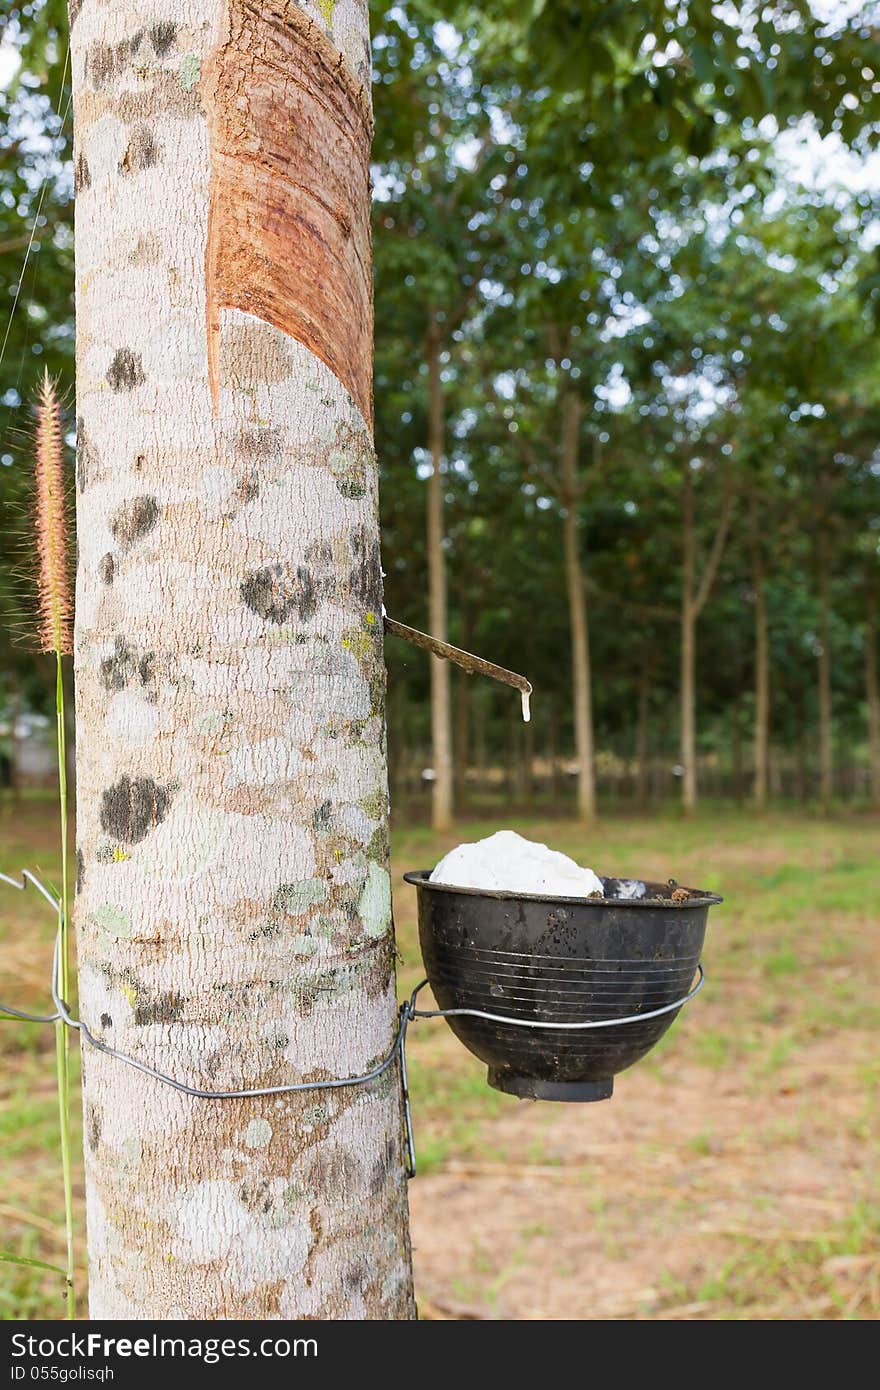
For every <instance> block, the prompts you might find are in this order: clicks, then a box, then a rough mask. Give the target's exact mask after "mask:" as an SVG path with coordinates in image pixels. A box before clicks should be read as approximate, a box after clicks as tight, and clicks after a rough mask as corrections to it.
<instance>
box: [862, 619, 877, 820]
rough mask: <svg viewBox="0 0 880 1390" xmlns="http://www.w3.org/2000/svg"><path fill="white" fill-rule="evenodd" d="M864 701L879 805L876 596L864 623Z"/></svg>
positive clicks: (874, 792) (872, 776) (874, 793)
mask: <svg viewBox="0 0 880 1390" xmlns="http://www.w3.org/2000/svg"><path fill="white" fill-rule="evenodd" d="M865 702H866V705H867V712H868V775H869V779H870V780H869V785H870V791H871V801H872V802H873V804H874V805H875V806H880V679H878V673H877V596H876V594H872V595H871V596H870V597H869V599H868V615H867V621H866V623H865Z"/></svg>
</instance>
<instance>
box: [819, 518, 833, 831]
mask: <svg viewBox="0 0 880 1390" xmlns="http://www.w3.org/2000/svg"><path fill="white" fill-rule="evenodd" d="M818 557H819V797H820V799H821V800H822V802H823V803H824V804H826V805H827V804H828V803H829V802H830V801H831V800H832V798H833V796H834V728H833V722H832V719H833V714H832V705H831V558H830V554H829V546H828V538H827V536H826V535H825V534H824V532H821V533H820V535H819V540H818Z"/></svg>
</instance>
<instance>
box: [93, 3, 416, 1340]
mask: <svg viewBox="0 0 880 1390" xmlns="http://www.w3.org/2000/svg"><path fill="white" fill-rule="evenodd" d="M367 39H368V35H367V19H366V6H365V4H364V3H363V0H337V3H336V4H335V5H334V4H332V3H328V4H325V3H323V0H320V3H319V2H318V0H314V2H313V0H309V3H304V4H303V5H301V6H300V7H297V6H295V5H293V4H292V3H291V4H284V3H281V0H271V3H269V4H267V5H263V6H261V7H259V9H257V8H254V9H251V8H250V7H248V6H245V5H244V4H243V3H241V0H229V3H228V4H227V3H224V2H223V0H146V3H145V5H143V6H140V7H138V8H137V9H135V8H133V7H132V6H131V5H130V4H128V3H123V0H83V3H82V5H81V6H80V7H79V9H78V12H77V15H76V19H75V22H74V24H73V27H72V66H73V79H74V102H75V108H74V109H75V160H76V168H77V171H78V180H77V182H78V197H77V214H76V232H77V238H76V247H77V405H78V414H79V428H78V470H77V472H78V531H79V545H80V555H79V572H78V579H77V634H76V671H77V729H78V735H79V737H78V741H77V742H78V751H79V760H78V773H79V798H78V866H79V874H78V893H77V904H76V924H77V931H78V947H79V961H80V1007H81V1012H82V1015H83V1017H84V1018H85V1019H86V1021H87V1022H88V1024H89V1026H90V1027H91V1029H92V1030H93V1031H94V1032H95V1033H96V1034H97V1035H98V1036H99V1037H102V1038H104V1039H106V1040H107V1042H108V1043H111V1044H112V1045H113V1046H114V1047H116V1048H120V1049H121V1050H123V1051H124V1052H128V1053H131V1054H132V1055H134V1056H135V1057H137V1058H139V1059H141V1060H142V1061H143V1062H145V1063H147V1064H149V1065H151V1066H154V1067H158V1068H159V1069H161V1070H163V1071H166V1072H170V1073H172V1074H173V1075H175V1076H176V1077H178V1078H180V1079H181V1080H182V1081H185V1082H188V1083H190V1084H192V1085H197V1086H201V1087H206V1088H212V1089H221V1088H236V1089H238V1088H245V1087H255V1086H264V1085H278V1084H284V1083H287V1082H292V1081H297V1080H301V1079H302V1080H313V1079H314V1080H318V1079H321V1078H330V1077H337V1076H345V1075H350V1074H353V1073H356V1072H360V1071H363V1070H365V1069H367V1068H368V1067H369V1066H370V1065H371V1063H373V1062H374V1061H375V1060H376V1059H377V1058H378V1057H380V1056H382V1055H383V1054H384V1053H385V1052H386V1051H387V1049H388V1047H389V1045H390V1043H391V1041H392V1038H393V1036H394V1031H395V1022H396V1010H395V985H394V970H393V937H392V928H391V904H390V879H389V873H388V837H387V824H386V814H387V768H386V746H385V723H384V695H385V673H384V663H383V652H382V620H381V613H382V608H381V604H382V592H381V568H380V563H379V533H378V509H377V472H376V463H375V457H374V453H373V446H372V435H371V430H370V423H369V413H370V412H369V390H368V387H367V386H366V385H365V383H366V382H368V379H369V371H370V366H369V356H368V353H369V343H368V335H367V334H366V333H365V329H364V323H363V321H359V322H358V323H357V324H355V323H352V322H344V321H342V320H341V319H340V320H339V321H337V322H336V323H335V324H330V325H329V327H328V318H327V314H326V312H325V308H326V306H325V303H324V296H325V293H330V292H331V290H332V293H333V294H338V295H339V296H341V298H342V300H345V296H346V295H349V296H353V298H354V300H357V299H358V296H360V300H359V302H360V303H361V307H362V310H363V312H364V313H366V314H368V313H369V306H368V304H367V303H366V301H365V300H364V297H363V296H364V293H365V291H364V285H365V284H366V285H367V287H368V284H369V275H368V267H367V271H366V278H365V279H364V277H361V279H360V280H359V281H358V279H357V275H358V271H357V266H356V265H355V262H356V261H357V260H358V258H359V257H360V258H362V257H363V255H364V245H363V238H362V236H360V240H359V239H358V238H359V235H360V234H359V233H358V232H357V229H358V228H362V227H363V225H364V223H365V219H366V217H367V208H368V199H369V188H368V178H367V167H366V158H365V150H366V149H367V148H368V143H369V128H368V92H367V88H366V85H365V84H366V83H367V82H368V81H369V49H368V42H367ZM276 57H277V58H278V62H277V64H276V61H275V59H276ZM316 62H319V63H320V66H321V72H322V76H321V78H320V81H319V86H318V89H317V90H315V89H314V87H313V86H312V87H310V86H309V84H308V83H304V82H302V81H301V80H300V76H298V74H302V73H304V72H307V71H309V72H313V71H314V69H315V64H316ZM331 70H332V71H331ZM288 78H289V79H290V80H289V81H288ZM231 93H234V101H233V99H232V97H231V96H230V94H231ZM319 106H321V107H322V110H321V111H319V110H318V107H319ZM290 110H295V112H296V113H297V120H296V121H289V120H288V121H286V122H281V123H280V124H279V122H278V119H277V118H278V113H279V112H280V111H285V112H287V113H288V114H289V112H290ZM328 110H333V111H334V112H335V113H336V116H337V117H338V121H335V122H334V131H333V134H332V138H331V134H330V131H329V128H328V125H327V111H328ZM236 113H237V114H236ZM236 123H238V124H236ZM325 140H326V141H327V144H326V146H325V147H322V149H321V150H320V151H318V150H316V149H315V148H314V142H315V141H321V142H323V141H325ZM348 142H351V145H352V148H351V149H349V148H348ZM331 169H332V170H333V171H335V172H338V173H339V176H340V177H339V182H338V185H337V184H335V183H332V180H331V186H330V187H329V188H325V187H318V186H317V184H316V181H317V179H318V177H319V176H318V174H317V173H316V172H315V171H316V170H321V171H328V170H331ZM343 173H344V177H343ZM320 177H321V178H323V177H324V174H323V173H321V175H320ZM327 177H328V179H329V178H330V174H329V173H328V175H327ZM273 190H277V194H278V198H277V203H276V202H272V201H271V196H270V195H272V193H273ZM328 192H332V194H333V197H338V198H339V199H340V202H339V204H338V205H337V206H335V207H333V208H332V209H331V210H330V214H328V208H327V206H326V197H327V194H328ZM346 198H347V199H349V200H350V205H346V204H345V203H344V202H343V201H342V200H343V199H346ZM237 199H241V202H240V204H238V203H237V202H236V200H237ZM267 199H269V201H268V202H267V201H266V200H267ZM220 203H222V207H221V206H220V205H219V204H220ZM292 208H295V209H296V213H295V215H293V214H292V213H291V209H292ZM331 214H332V216H331V223H332V225H334V226H336V228H337V230H338V231H339V234H340V236H341V237H342V241H343V242H344V243H345V245H348V244H349V243H348V237H347V236H346V235H345V226H346V225H347V226H348V227H349V228H350V229H351V244H352V246H355V247H357V255H355V256H354V258H353V259H352V257H351V256H350V255H349V254H348V252H346V251H345V250H344V249H340V246H341V243H339V242H333V243H331V245H332V248H333V249H332V254H331V255H330V263H331V270H330V271H328V274H330V275H331V278H332V276H336V279H335V280H334V283H333V285H332V286H328V285H326V284H325V285H322V286H316V285H314V283H313V281H311V279H310V269H313V268H314V265H315V264H316V262H315V259H314V256H315V247H316V244H317V242H318V241H319V240H320V239H321V238H322V237H323V236H324V234H325V231H326V228H327V227H328V226H329V225H331V223H328V222H327V218H328V215H331ZM218 218H219V219H220V221H219V223H218ZM230 228H235V229H236V231H235V234H234V236H233V232H232V231H231V230H230ZM230 238H231V240H230ZM237 238H240V244H238V241H237ZM234 241H235V242H236V244H235V245H233V242H234ZM218 247H222V248H223V254H222V255H220V256H219V258H218V254H217V248H218ZM236 251H237V252H238V253H240V256H239V259H237V260H234V262H232V263H231V264H229V265H224V263H223V262H224V258H225V257H226V255H228V256H230V257H233V256H234V254H235V253H236ZM282 254H283V260H281V261H280V262H279V258H280V257H281V256H282ZM356 281H357V283H356ZM294 282H296V288H295V294H296V296H298V299H297V305H296V306H294V307H293V308H292V307H291V304H290V303H289V302H287V301H283V294H281V290H280V289H279V291H278V293H279V295H281V301H283V302H282V307H281V308H280V309H279V308H278V303H279V302H280V301H279V300H278V299H277V298H276V300H272V299H271V296H270V293H269V291H270V289H271V290H272V293H274V290H275V288H277V287H279V286H281V287H282V288H283V287H285V286H287V287H289V286H291V285H293V284H294ZM267 287H268V288H267ZM273 287H274V288H273ZM366 294H367V298H368V296H369V291H368V288H367V290H366ZM322 306H323V307H322ZM312 311H313V312H312ZM309 314H312V319H311V322H312V326H313V328H314V333H312V331H311V330H309V331H307V330H306V328H304V326H303V320H304V317H306V318H307V317H308V316H309ZM322 325H323V328H322ZM319 330H320V332H319ZM321 332H323V333H324V338H325V340H322V339H321ZM328 334H329V338H328V337H327V335H328ZM334 334H335V335H338V336H334ZM334 351H335V352H337V355H334ZM343 360H346V361H348V362H349V364H350V366H351V370H349V369H348V368H346V367H344V366H343ZM331 368H335V370H333V369H331ZM83 1062H84V1113H85V1135H86V1195H87V1205H88V1241H89V1263H90V1304H91V1313H92V1316H93V1317H96V1318H129V1317H130V1318H145V1319H167V1318H214V1319H216V1318H301V1317H308V1316H314V1317H319V1318H404V1317H408V1316H411V1314H412V1307H413V1305H412V1289H411V1275H410V1261H409V1247H408V1236H407V1217H406V1184H405V1179H404V1174H403V1164H402V1145H401V1114H400V1101H399V1090H398V1084H397V1077H396V1074H395V1073H393V1072H392V1073H390V1074H388V1075H387V1076H386V1077H385V1078H384V1079H383V1080H382V1081H380V1082H378V1083H375V1084H373V1085H371V1086H369V1087H362V1088H346V1089H343V1090H338V1091H325V1092H321V1093H317V1094H311V1095H306V1096H304V1097H297V1096H280V1097H274V1098H271V1099H263V1100H251V1101H208V1100H203V1101H195V1100H192V1099H189V1098H187V1097H185V1096H183V1095H181V1094H180V1093H178V1092H176V1091H174V1090H171V1089H170V1088H168V1087H167V1086H163V1085H162V1084H160V1083H157V1082H152V1081H149V1080H147V1079H145V1078H144V1077H142V1076H139V1075H138V1074H137V1073H135V1072H133V1071H131V1070H129V1069H127V1068H125V1067H123V1066H121V1065H120V1064H119V1063H118V1062H116V1061H114V1060H112V1059H109V1058H106V1057H104V1056H102V1055H101V1054H98V1053H95V1052H94V1051H90V1050H88V1049H86V1050H85V1052H84V1058H83Z"/></svg>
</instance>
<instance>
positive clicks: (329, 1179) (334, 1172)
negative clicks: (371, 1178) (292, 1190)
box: [306, 1146, 361, 1192]
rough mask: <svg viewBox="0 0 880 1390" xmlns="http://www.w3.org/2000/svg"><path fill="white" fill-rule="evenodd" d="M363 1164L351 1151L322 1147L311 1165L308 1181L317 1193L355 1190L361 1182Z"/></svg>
mask: <svg viewBox="0 0 880 1390" xmlns="http://www.w3.org/2000/svg"><path fill="white" fill-rule="evenodd" d="M360 1172H361V1164H360V1159H359V1158H358V1156H357V1154H356V1153H354V1152H353V1151H352V1150H351V1149H343V1148H339V1147H333V1148H327V1147H326V1146H324V1147H322V1148H321V1149H320V1150H319V1152H318V1154H317V1155H316V1156H315V1158H314V1159H313V1161H312V1162H311V1164H310V1165H309V1169H308V1173H307V1176H306V1181H307V1183H308V1185H309V1186H310V1187H312V1188H314V1189H315V1190H316V1191H317V1192H336V1191H345V1189H346V1188H350V1189H354V1188H356V1186H357V1183H358V1181H359V1180H360Z"/></svg>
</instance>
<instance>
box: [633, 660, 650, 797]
mask: <svg viewBox="0 0 880 1390" xmlns="http://www.w3.org/2000/svg"><path fill="white" fill-rule="evenodd" d="M650 694H651V670H650V668H649V666H648V664H647V663H646V662H643V663H642V666H641V669H640V671H639V705H638V716H637V719H636V804H637V805H638V806H639V808H642V807H644V806H645V805H647V801H648V701H649V698H650Z"/></svg>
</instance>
